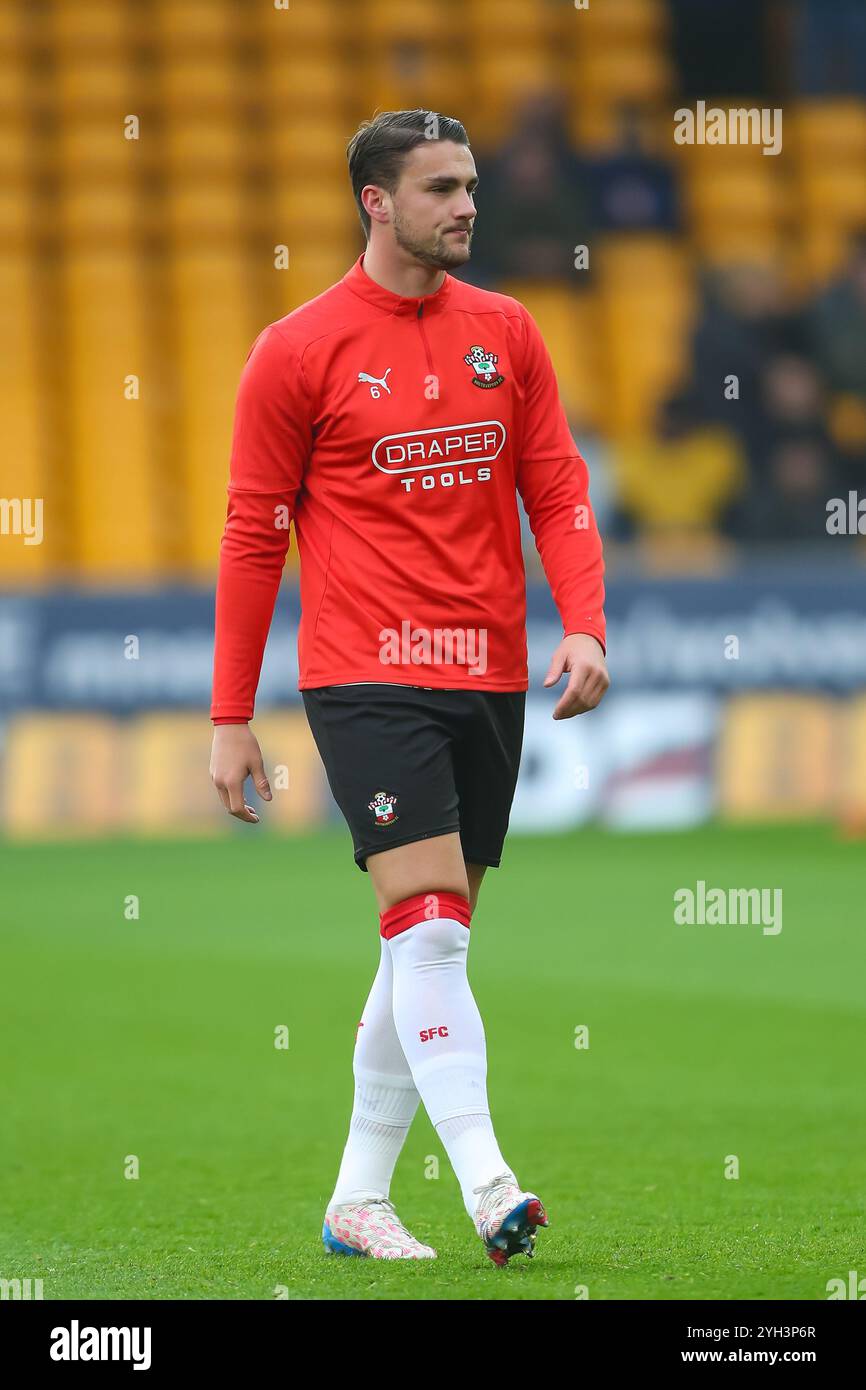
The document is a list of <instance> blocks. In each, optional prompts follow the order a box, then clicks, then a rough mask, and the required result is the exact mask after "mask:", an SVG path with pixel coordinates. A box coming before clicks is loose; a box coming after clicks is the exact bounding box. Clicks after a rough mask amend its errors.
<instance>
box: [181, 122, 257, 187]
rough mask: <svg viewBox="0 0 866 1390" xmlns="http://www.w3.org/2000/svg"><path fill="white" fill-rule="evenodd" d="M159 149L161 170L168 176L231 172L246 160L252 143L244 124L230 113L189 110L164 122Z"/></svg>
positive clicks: (238, 171) (240, 166) (239, 169)
mask: <svg viewBox="0 0 866 1390" xmlns="http://www.w3.org/2000/svg"><path fill="white" fill-rule="evenodd" d="M160 152H161V156H162V167H163V170H164V171H165V172H167V173H168V174H169V175H170V176H171V175H177V176H182V175H187V174H195V173H196V172H200V173H202V174H204V173H207V174H209V175H211V174H213V175H218V174H219V173H220V172H222V173H225V174H228V175H231V174H239V173H240V171H241V170H242V168H243V167H244V164H245V163H248V162H249V159H250V156H251V153H252V147H251V141H250V138H249V136H248V134H247V132H246V131H245V130H244V127H243V126H242V124H241V123H240V122H239V121H237V120H235V119H232V117H231V115H229V114H227V113H223V114H222V115H220V116H215V115H213V114H204V113H201V112H192V111H191V112H189V113H188V114H184V115H181V114H179V113H175V116H174V118H173V119H172V120H170V121H168V122H166V126H165V130H164V133H163V136H162V139H161V142H160ZM256 152H258V150H256Z"/></svg>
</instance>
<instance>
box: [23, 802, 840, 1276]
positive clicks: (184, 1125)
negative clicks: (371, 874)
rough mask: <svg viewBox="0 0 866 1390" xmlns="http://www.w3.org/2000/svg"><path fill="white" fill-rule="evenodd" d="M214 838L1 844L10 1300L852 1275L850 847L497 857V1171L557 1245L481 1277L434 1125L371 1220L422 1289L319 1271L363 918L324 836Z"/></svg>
mask: <svg viewBox="0 0 866 1390" xmlns="http://www.w3.org/2000/svg"><path fill="white" fill-rule="evenodd" d="M265 814H267V811H265ZM232 831H233V833H232V834H231V835H229V836H228V837H227V838H226V839H220V840H210V841H201V840H195V841H192V842H181V841H176V842H174V843H166V842H164V841H155V840H151V841H148V840H142V841H138V842H132V841H129V840H109V841H103V842H99V843H85V844H77V843H76V844H71V843H70V844H60V845H51V846H47V845H38V846H37V845H21V846H12V845H9V844H5V845H3V846H0V885H2V887H0V927H2V935H3V943H2V963H3V969H2V978H0V1017H2V1039H0V1041H2V1053H3V1063H4V1065H3V1068H2V1076H0V1110H2V1130H3V1137H2V1144H0V1149H2V1153H0V1159H2V1161H0V1188H2V1191H0V1204H2V1210H3V1213H4V1217H3V1222H2V1233H0V1276H2V1277H4V1278H31V1279H34V1278H42V1280H43V1289H44V1297H45V1298H46V1299H52V1298H116V1299H127V1298H155V1299H159V1298H181V1299H195V1298H229V1299H233V1298H238V1299H241V1298H243V1299H272V1298H274V1297H275V1296H277V1295H276V1294H275V1290H277V1289H278V1288H283V1289H285V1290H287V1291H288V1295H287V1296H288V1297H289V1298H291V1299H416V1298H417V1299H449V1298H451V1299H461V1300H463V1299H500V1298H501V1299H569V1300H572V1299H574V1298H575V1297H576V1295H577V1293H578V1292H579V1291H580V1289H581V1288H586V1290H587V1291H588V1296H589V1298H590V1300H593V1299H693V1300H700V1299H706V1298H721V1299H776V1298H781V1299H824V1298H826V1296H827V1292H826V1285H827V1281H828V1280H829V1279H832V1278H843V1279H845V1280H847V1277H848V1271H849V1270H850V1269H857V1270H858V1271H859V1273H860V1275H861V1276H862V1275H864V1274H866V1244H864V1238H863V1230H864V1224H863V1215H864V1191H863V1181H862V1175H863V1139H864V1123H863V1121H864V1100H863V1094H864V1093H863V1019H864V1014H863V1006H864V994H866V984H864V979H866V970H864V964H866V961H864V956H866V948H864V936H863V932H864V919H863V884H864V872H863V870H864V849H863V846H862V845H860V844H857V843H845V842H844V841H841V840H839V839H837V838H836V835H835V832H834V831H833V830H832V829H831V828H829V827H820V826H808V827H803V826H800V827H797V828H792V829H779V828H771V829H722V828H708V829H705V830H701V831H696V832H689V833H686V834H682V835H666V834H658V835H643V836H638V835H625V836H611V835H606V834H604V833H603V832H601V831H598V830H590V831H586V832H582V833H580V834H576V835H568V836H559V837H556V838H550V839H539V838H520V837H516V836H513V837H511V838H510V839H509V841H508V844H507V845H506V851H505V856H504V860H503V867H502V868H501V869H500V870H499V871H498V872H497V871H492V870H491V871H489V872H488V875H487V881H486V883H485V885H484V888H483V890H482V894H481V900H480V903H479V907H478V910H477V912H476V914H475V917H474V920H473V927H472V946H471V949H470V955H469V966H470V979H471V982H472V986H473V989H474V991H475V995H476V998H477V1000H478V1003H479V1006H480V1008H481V1012H482V1015H483V1017H484V1021H485V1027H486V1032H487V1043H488V1061H489V1089H490V1098H491V1106H492V1112H493V1117H494V1122H495V1124H496V1127H497V1132H498V1136H499V1139H500V1143H501V1146H502V1149H503V1152H504V1154H505V1157H506V1159H507V1160H508V1162H509V1163H510V1164H511V1165H512V1166H513V1167H514V1168H515V1170H516V1172H517V1175H518V1177H519V1178H520V1180H521V1182H522V1184H523V1186H524V1187H527V1188H531V1189H534V1190H536V1191H537V1192H538V1193H539V1194H540V1195H541V1197H542V1199H543V1200H544V1202H545V1204H546V1205H547V1208H548V1212H549V1215H550V1219H551V1225H550V1227H549V1229H548V1230H546V1231H540V1232H539V1235H538V1243H537V1247H536V1250H537V1253H536V1258H535V1259H534V1260H527V1259H525V1258H515V1259H514V1260H513V1261H512V1262H511V1264H510V1265H509V1267H508V1268H507V1269H505V1270H498V1269H496V1268H495V1267H494V1265H493V1264H492V1263H491V1262H490V1261H489V1260H488V1259H487V1257H486V1255H485V1254H484V1252H483V1249H482V1247H481V1244H480V1241H479V1240H478V1238H477V1237H476V1235H475V1232H474V1230H473V1228H472V1226H471V1224H470V1222H469V1220H468V1218H467V1216H466V1213H465V1211H464V1209H463V1206H462V1202H461V1200H460V1195H459V1190H458V1187H457V1184H456V1181H455V1179H454V1177H453V1174H452V1173H451V1170H450V1168H449V1167H448V1163H447V1159H446V1157H445V1154H444V1150H443V1149H442V1146H441V1144H440V1143H439V1141H438V1138H437V1136H436V1134H435V1132H434V1131H433V1129H432V1128H431V1126H430V1124H429V1121H428V1120H427V1117H426V1115H425V1114H424V1112H423V1109H422V1110H420V1111H419V1114H418V1117H417V1118H416V1121H415V1124H414V1126H413V1128H412V1131H411V1132H410V1135H409V1138H408V1140H407V1143H406V1146H405V1148H404V1151H403V1154H402V1156H401V1159H400V1162H399V1164H398V1167H397V1172H396V1176H395V1180H394V1184H393V1188H392V1196H393V1197H394V1198H395V1200H396V1202H397V1206H398V1210H399V1212H400V1214H401V1216H402V1217H403V1219H404V1221H405V1222H406V1224H407V1225H408V1226H409V1228H410V1229H411V1230H413V1231H414V1232H415V1234H416V1235H417V1236H418V1237H419V1238H420V1239H422V1240H424V1241H429V1242H431V1243H432V1244H433V1245H435V1246H436V1248H437V1249H438V1251H439V1258H438V1259H437V1260H435V1261H421V1262H414V1261H412V1262H403V1261H400V1262H395V1263H393V1264H392V1263H387V1262H381V1261H373V1260H361V1259H345V1258H338V1257H334V1256H328V1255H326V1254H325V1252H324V1251H323V1249H322V1246H321V1241H320V1232H321V1225H322V1217H323V1213H324V1206H325V1202H326V1199H327V1198H328V1196H329V1195H330V1192H331V1189H332V1185H333V1181H334V1178H335V1176H336V1171H337V1167H338V1164H339V1159H340V1154H341V1151H342V1146H343V1142H344V1138H345V1133H346V1126H347V1123H348V1118H349V1113H350V1108H351V1098H352V1077H351V1057H352V1049H353V1044H354V1035H355V1027H356V1024H357V1021H358V1018H359V1017H360V1011H361V1008H362V1005H363V1002H364V999H365V997H366V993H367V989H368V987H369V984H370V982H371V980H372V977H373V973H374V970H375V967H376V964H377V959H378V950H379V947H378V937H377V930H378V923H377V918H376V914H375V910H374V904H373V896H372V892H371V889H370V886H369V882H368V880H367V878H366V876H362V875H361V874H360V873H359V872H358V871H357V869H356V868H355V866H354V864H353V863H352V859H351V853H350V842H349V840H348V837H347V836H346V834H345V833H344V832H343V831H341V830H336V829H335V830H333V831H327V832H324V833H321V834H316V835H309V836H304V837H299V838H296V839H280V838H277V837H276V836H274V835H272V834H270V833H269V832H268V831H267V830H266V829H265V828H264V827H258V828H253V829H249V828H247V827H240V826H239V827H237V831H236V833H235V832H234V827H232ZM698 879H703V880H704V881H705V882H706V883H707V884H708V885H710V886H714V887H725V888H727V887H769V888H775V887H780V888H781V889H782V890H783V894H784V917H783V928H782V931H781V932H780V933H779V934H778V935H777V936H769V935H764V934H763V933H762V931H761V928H760V926H677V925H675V924H674V920H673V894H674V891H675V890H676V889H677V888H679V887H689V886H691V887H694V885H695V883H696V881H697V880H698ZM129 894H136V895H138V897H139V899H140V918H139V920H138V921H134V920H132V921H128V920H125V918H124V900H125V898H126V897H127V895H129ZM280 1024H285V1025H287V1026H288V1028H289V1030H290V1031H289V1039H290V1045H289V1048H288V1049H287V1050H277V1049H276V1048H275V1047H274V1029H275V1028H276V1027H277V1026H278V1025H280ZM581 1024H584V1025H587V1026H588V1028H589V1047H588V1048H587V1049H583V1050H578V1049H576V1048H575V1046H574V1039H575V1029H576V1028H577V1027H578V1026H579V1025H581ZM127 1155H135V1156H136V1157H137V1159H138V1162H139V1165H140V1176H139V1177H138V1179H137V1180H130V1179H127V1178H125V1177H124V1164H125V1160H126V1157H127ZM728 1155H736V1156H737V1158H738V1160H739V1178H738V1179H726V1178H725V1175H724V1174H725V1163H726V1159H727V1156H728ZM431 1157H432V1158H436V1159H438V1177H435V1176H431V1175H430V1174H431V1172H432V1171H434V1170H435V1165H433V1164H431V1162H430V1159H431ZM282 1296H285V1294H283V1295H282Z"/></svg>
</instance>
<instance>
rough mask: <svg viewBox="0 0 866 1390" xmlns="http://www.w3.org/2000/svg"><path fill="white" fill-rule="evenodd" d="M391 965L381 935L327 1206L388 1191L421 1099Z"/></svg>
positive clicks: (385, 944) (365, 1006)
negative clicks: (400, 1031)
mask: <svg viewBox="0 0 866 1390" xmlns="http://www.w3.org/2000/svg"><path fill="white" fill-rule="evenodd" d="M392 993H393V967H392V964H391V953H390V951H389V950H388V943H387V941H385V940H384V938H383V939H382V945H381V954H380V959H379V969H378V970H377V972H376V978H375V980H374V981H373V985H372V988H371V990H370V994H369V997H368V999H367V1002H366V1004H365V1005H364V1012H363V1014H362V1016H361V1023H360V1025H359V1027H358V1033H357V1037H356V1039H355V1053H354V1057H353V1060H352V1071H353V1074H354V1077H355V1100H354V1106H353V1108H352V1119H351V1122H350V1124H349V1137H348V1139H347V1140H346V1147H345V1149H344V1150H343V1159H342V1162H341V1164H340V1171H339V1174H338V1175H337V1183H336V1186H335V1188H334V1192H333V1196H332V1197H331V1200H330V1202H329V1203H328V1205H329V1206H333V1205H334V1204H336V1203H337V1202H354V1201H360V1200H361V1199H362V1198H364V1197H371V1196H378V1197H388V1196H389V1195H390V1191H391V1178H392V1177H393V1174H394V1167H395V1164H396V1162H397V1159H398V1157H399V1155H400V1150H401V1149H402V1147H403V1142H404V1140H405V1138H406V1135H407V1134H408V1133H409V1126H410V1125H411V1123H412V1120H413V1119H414V1117H415V1112H416V1111H417V1109H418V1106H419V1104H420V1100H421V1098H420V1096H419V1095H418V1092H417V1090H416V1089H415V1083H414V1081H413V1080H412V1073H411V1071H410V1070H409V1066H408V1063H407V1061H406V1058H405V1056H404V1055H403V1049H402V1047H401V1046H400V1039H399V1037H398V1036H397V1030H396V1028H395V1027H394V1015H393V1012H392V1003H391V1001H392Z"/></svg>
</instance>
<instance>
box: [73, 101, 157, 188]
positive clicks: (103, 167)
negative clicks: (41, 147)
mask: <svg viewBox="0 0 866 1390" xmlns="http://www.w3.org/2000/svg"><path fill="white" fill-rule="evenodd" d="M127 114H129V113H127ZM123 129H124V126H123V118H122V117H121V116H120V115H119V113H112V114H111V115H106V114H104V113H103V114H101V115H100V114H97V113H96V112H93V111H89V112H87V111H85V112H83V113H82V112H79V111H75V112H70V114H69V116H68V117H67V119H65V120H64V121H63V122H62V123H61V125H60V129H59V130H58V132H57V140H56V146H55V152H56V155H57V158H58V161H59V163H60V166H61V167H62V169H63V170H64V172H65V175H66V177H67V178H72V179H74V178H76V177H78V176H83V175H85V174H97V175H100V176H107V175H111V176H113V177H115V178H117V179H119V180H121V181H122V180H123V179H125V178H129V179H133V178H134V177H135V174H136V170H137V167H138V163H139V161H140V156H141V153H142V144H141V142H140V141H135V140H127V139H125V137H124V134H123Z"/></svg>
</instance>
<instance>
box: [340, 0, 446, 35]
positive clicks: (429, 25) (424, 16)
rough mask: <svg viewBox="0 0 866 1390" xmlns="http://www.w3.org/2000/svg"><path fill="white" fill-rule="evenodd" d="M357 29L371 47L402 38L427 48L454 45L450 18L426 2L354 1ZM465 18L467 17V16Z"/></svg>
mask: <svg viewBox="0 0 866 1390" xmlns="http://www.w3.org/2000/svg"><path fill="white" fill-rule="evenodd" d="M353 8H354V10H355V11H356V16H357V22H358V28H359V31H360V33H361V34H363V36H364V38H365V39H369V40H370V42H372V43H373V44H376V45H378V44H382V43H393V42H395V41H400V40H404V39H409V40H414V41H417V42H420V43H422V44H424V45H425V46H427V45H434V44H443V43H444V44H450V43H451V42H453V38H454V29H453V23H452V21H453V16H452V15H451V14H450V13H449V12H448V9H447V6H445V5H441V4H440V5H430V4H429V3H428V0H356V4H355V5H354V6H353ZM467 18H468V16H467Z"/></svg>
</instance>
